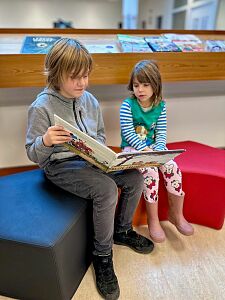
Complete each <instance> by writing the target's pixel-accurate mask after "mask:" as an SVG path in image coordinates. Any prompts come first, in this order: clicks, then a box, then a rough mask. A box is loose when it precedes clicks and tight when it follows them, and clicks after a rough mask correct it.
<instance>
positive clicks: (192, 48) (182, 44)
mask: <svg viewBox="0 0 225 300" xmlns="http://www.w3.org/2000/svg"><path fill="white" fill-rule="evenodd" d="M173 42H174V43H175V44H176V45H177V46H178V47H179V48H180V49H181V51H182V52H203V51H204V46H203V44H202V43H198V42H195V41H180V40H179V41H176V40H174V41H173Z"/></svg>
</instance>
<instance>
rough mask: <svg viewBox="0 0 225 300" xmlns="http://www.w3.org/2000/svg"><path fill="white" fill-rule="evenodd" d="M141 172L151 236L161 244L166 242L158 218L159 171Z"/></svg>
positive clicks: (153, 169)
mask: <svg viewBox="0 0 225 300" xmlns="http://www.w3.org/2000/svg"><path fill="white" fill-rule="evenodd" d="M140 171H141V173H142V174H143V177H144V189H143V195H144V199H145V200H146V202H145V203H146V212H147V220H148V229H149V235H150V237H151V239H152V240H153V241H154V242H156V243H161V242H163V241H164V240H165V233H164V231H163V229H162V227H161V225H160V222H159V217H158V187H159V173H158V169H157V168H143V169H140Z"/></svg>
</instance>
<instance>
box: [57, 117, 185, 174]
mask: <svg viewBox="0 0 225 300" xmlns="http://www.w3.org/2000/svg"><path fill="white" fill-rule="evenodd" d="M54 118H55V124H56V125H61V126H63V127H64V128H65V129H66V130H68V131H70V132H71V137H72V141H71V142H68V143H64V146H65V147H67V148H68V149H69V150H70V151H72V152H74V153H75V154H77V155H79V156H81V157H82V158H84V159H85V160H87V161H89V162H90V163H92V164H93V165H95V166H97V167H98V168H99V169H101V170H103V171H105V172H106V173H108V172H113V171H119V170H125V169H136V168H145V167H159V166H160V165H163V164H165V163H166V162H168V161H169V160H171V159H173V158H175V157H176V156H177V155H179V154H181V153H182V152H184V151H185V150H184V149H177V150H165V151H135V152H129V153H128V152H120V153H116V152H114V151H113V150H111V149H110V148H108V147H107V146H105V145H103V144H101V143H99V142H98V141H96V140H95V139H93V138H92V137H90V136H89V135H87V134H86V133H84V132H82V131H80V130H79V129H77V128H75V127H74V126H72V125H71V124H69V123H68V122H66V121H65V120H63V119H61V118H60V117H59V116H57V115H54Z"/></svg>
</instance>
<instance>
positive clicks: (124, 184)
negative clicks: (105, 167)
mask: <svg viewBox="0 0 225 300" xmlns="http://www.w3.org/2000/svg"><path fill="white" fill-rule="evenodd" d="M107 175H108V176H110V177H111V178H113V180H115V182H116V183H117V185H118V187H119V188H120V189H121V195H120V199H119V202H118V207H117V211H116V217H115V232H114V243H115V244H120V245H125V246H128V247H130V248H132V249H133V250H135V251H137V252H139V253H150V252H151V251H152V250H153V248H154V245H153V243H152V242H151V241H150V240H149V239H147V238H145V237H143V236H141V235H139V234H137V233H136V232H135V231H133V229H132V220H133V215H134V212H135V209H136V207H137V204H138V202H139V200H140V197H141V194H142V191H143V176H142V174H141V173H140V172H139V171H138V170H126V171H120V172H114V173H110V174H107Z"/></svg>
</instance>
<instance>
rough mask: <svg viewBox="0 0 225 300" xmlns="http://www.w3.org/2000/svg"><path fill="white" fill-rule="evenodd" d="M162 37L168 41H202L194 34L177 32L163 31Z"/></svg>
mask: <svg viewBox="0 0 225 300" xmlns="http://www.w3.org/2000/svg"><path fill="white" fill-rule="evenodd" d="M162 36H163V37H165V38H167V39H168V40H170V41H172V42H173V41H192V42H196V43H202V41H201V40H200V39H199V38H198V37H197V36H196V35H194V34H178V33H164V34H163V35H162Z"/></svg>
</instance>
